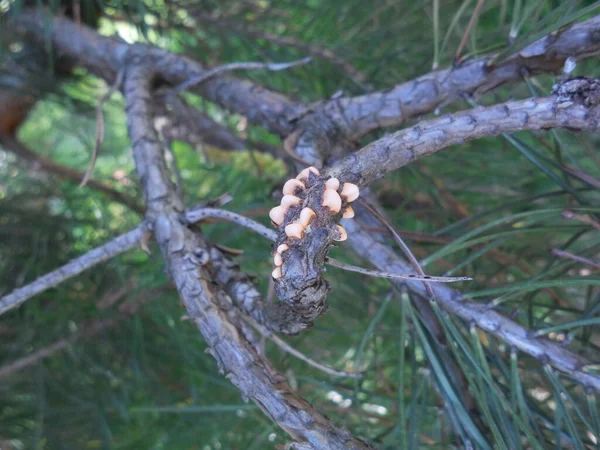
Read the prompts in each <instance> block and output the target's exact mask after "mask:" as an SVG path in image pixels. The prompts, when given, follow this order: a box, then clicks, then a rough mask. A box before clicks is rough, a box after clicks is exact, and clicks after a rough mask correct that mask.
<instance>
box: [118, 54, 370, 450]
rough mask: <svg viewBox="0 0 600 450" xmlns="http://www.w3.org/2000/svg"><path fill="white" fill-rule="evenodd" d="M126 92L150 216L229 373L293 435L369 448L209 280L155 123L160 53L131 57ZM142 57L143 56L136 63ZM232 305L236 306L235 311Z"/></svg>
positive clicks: (314, 442) (179, 284)
mask: <svg viewBox="0 0 600 450" xmlns="http://www.w3.org/2000/svg"><path fill="white" fill-rule="evenodd" d="M130 61H132V62H133V64H135V65H130V66H129V69H128V70H127V72H126V77H125V83H124V92H125V99H126V107H127V117H128V120H127V125H128V129H129V134H130V139H131V142H132V145H133V152H134V159H135V163H136V168H137V171H138V175H139V177H140V181H141V184H142V186H143V189H144V192H145V196H146V201H147V205H148V210H147V220H148V223H149V225H150V226H151V228H152V229H153V232H154V235H155V237H156V240H157V242H158V244H159V246H160V248H161V251H162V254H163V257H164V259H165V262H166V265H167V270H168V273H169V275H170V277H171V279H172V280H173V282H174V284H175V286H176V288H177V290H178V292H179V294H180V297H181V299H182V301H183V303H184V305H185V307H186V309H187V311H188V314H189V316H190V318H191V320H192V321H193V322H194V323H196V324H197V325H198V327H199V329H200V331H201V333H202V334H203V336H204V338H205V340H206V342H207V343H208V345H209V348H210V350H209V352H210V354H211V355H213V356H214V357H215V359H216V360H217V363H218V364H219V367H220V368H221V370H222V371H223V372H227V375H226V376H227V378H228V379H229V380H230V381H231V382H232V383H233V384H234V385H235V386H236V387H237V388H238V389H240V391H241V392H242V395H244V396H245V397H246V398H249V399H252V400H253V401H254V402H255V403H256V404H257V405H258V406H259V407H260V408H261V409H262V410H263V412H265V414H267V415H268V416H269V417H271V419H272V420H273V421H274V422H275V423H277V424H278V425H279V426H280V427H281V428H282V429H283V430H284V431H286V432H287V433H288V434H289V435H290V436H291V437H292V438H293V439H295V440H297V441H300V442H303V443H309V444H310V445H311V446H312V447H313V448H316V449H340V450H341V449H367V448H371V447H370V446H369V445H368V444H366V443H364V442H362V441H360V440H358V439H356V438H354V437H352V435H351V434H350V433H349V432H348V431H347V430H345V429H342V428H338V427H336V426H335V425H333V424H332V423H331V422H330V421H329V420H328V419H327V418H326V417H324V416H322V415H321V414H319V413H318V412H317V411H316V410H314V408H312V406H311V405H310V404H308V403H307V402H306V401H305V400H304V399H302V398H300V397H298V396H297V395H296V394H295V393H293V391H292V390H291V388H290V387H289V386H288V384H287V383H286V381H285V379H284V378H283V377H282V376H281V375H279V374H278V373H277V371H276V370H275V368H274V367H273V366H272V365H271V364H270V363H269V362H268V361H267V360H265V359H264V358H263V357H262V356H261V355H259V354H258V353H257V351H256V350H255V348H254V347H253V346H252V345H251V344H250V343H249V342H248V340H247V338H246V336H245V335H244V332H243V328H242V324H241V322H240V318H239V317H238V316H237V315H236V314H235V311H234V310H232V307H231V306H232V305H231V299H230V297H229V296H228V295H227V293H226V292H225V291H224V290H223V289H222V287H221V286H219V285H218V284H217V285H215V284H213V283H211V282H209V280H210V279H211V278H210V273H209V272H208V271H207V270H206V264H207V261H209V259H204V257H203V255H207V252H208V246H207V244H206V242H205V241H204V239H203V238H202V236H201V235H200V233H197V232H192V231H191V230H190V229H189V228H187V227H186V226H185V225H184V224H183V223H182V222H181V220H180V215H181V213H182V212H183V204H182V202H181V199H180V198H178V196H177V194H176V191H175V188H174V186H173V185H172V183H171V181H170V177H169V173H168V169H167V166H166V163H165V160H164V158H163V154H162V148H161V146H160V143H159V141H158V136H157V134H156V131H155V130H154V128H153V126H152V111H151V99H152V94H151V84H152V81H153V78H154V76H156V73H155V72H154V66H153V61H150V62H149V63H148V61H146V60H145V59H142V58H140V59H133V60H130ZM136 63H137V64H136ZM228 312H229V313H228Z"/></svg>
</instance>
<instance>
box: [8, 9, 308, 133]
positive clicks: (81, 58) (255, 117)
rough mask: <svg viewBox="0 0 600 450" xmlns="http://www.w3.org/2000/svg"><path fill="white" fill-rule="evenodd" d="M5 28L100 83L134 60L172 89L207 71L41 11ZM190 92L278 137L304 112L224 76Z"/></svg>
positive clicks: (21, 16)
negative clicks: (82, 69)
mask: <svg viewBox="0 0 600 450" xmlns="http://www.w3.org/2000/svg"><path fill="white" fill-rule="evenodd" d="M9 25H10V26H11V27H14V29H15V33H17V34H18V35H20V36H23V37H26V38H28V39H31V40H32V41H36V42H37V43H38V45H41V46H47V45H53V46H54V47H55V48H56V51H57V52H58V53H59V54H60V55H61V56H63V57H69V58H72V59H74V60H75V62H76V63H77V64H78V65H79V66H82V67H85V68H86V69H87V70H88V71H90V73H92V74H94V75H96V76H99V77H101V78H103V79H104V80H105V81H108V80H110V81H112V80H114V79H115V77H116V74H117V72H118V71H119V70H121V68H122V67H124V66H125V65H127V64H128V63H129V62H130V61H131V60H133V59H135V58H136V57H143V58H145V60H146V61H147V63H148V64H149V65H150V66H152V70H153V72H154V74H155V76H156V79H160V80H161V81H163V82H164V83H166V84H170V85H172V86H177V85H179V84H181V83H184V82H186V81H188V80H192V79H194V78H199V77H203V76H204V74H205V73H206V69H205V68H204V67H203V66H202V65H201V64H200V63H199V62H197V61H194V60H192V59H189V58H186V57H184V56H181V55H176V54H173V53H171V52H168V51H166V50H163V49H159V48H156V47H152V46H149V45H144V44H140V43H136V44H135V45H132V44H128V43H126V42H124V41H122V40H121V39H117V38H114V37H106V36H102V35H100V34H98V33H97V32H96V31H95V30H92V29H91V28H89V27H86V26H84V25H78V24H75V23H73V21H71V20H69V19H67V18H65V17H59V16H51V15H49V14H47V13H45V12H44V11H43V10H41V9H34V10H30V11H23V12H22V13H21V14H19V15H17V16H16V17H15V18H14V19H13V20H11V21H10V23H9ZM194 92H198V93H199V94H200V95H202V96H203V97H205V98H206V99H207V100H209V101H212V102H215V103H217V104H218V105H220V106H223V107H224V108H226V109H228V110H230V111H234V112H236V113H238V114H241V115H243V116H246V117H247V118H248V120H249V121H250V122H252V123H256V124H259V125H261V126H264V127H266V128H267V129H268V130H269V131H271V132H273V133H275V134H277V135H280V136H284V135H287V134H289V133H290V132H291V131H293V126H292V123H291V121H292V120H293V118H295V117H300V116H301V115H302V114H305V113H306V112H307V108H306V107H305V106H304V105H303V104H301V103H297V102H293V101H291V100H289V99H288V98H286V97H285V96H283V95H281V94H279V93H276V92H273V91H270V90H268V89H265V88H263V87H261V86H258V85H256V84H254V83H252V82H250V81H247V80H240V79H237V78H233V77H229V76H226V75H220V76H215V77H212V78H209V79H207V80H206V81H205V82H204V83H201V84H200V85H199V86H197V87H195V88H194Z"/></svg>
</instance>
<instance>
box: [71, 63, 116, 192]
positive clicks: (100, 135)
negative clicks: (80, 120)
mask: <svg viewBox="0 0 600 450" xmlns="http://www.w3.org/2000/svg"><path fill="white" fill-rule="evenodd" d="M122 83H123V71H122V70H120V71H119V72H118V73H117V77H116V78H115V82H114V83H113V84H112V85H111V86H110V87H109V89H108V90H107V91H106V92H105V93H104V94H103V95H102V96H101V97H100V98H99V99H98V104H97V105H96V141H95V142H94V150H93V151H92V157H91V158H90V162H89V164H88V167H87V169H86V171H85V175H84V176H83V179H82V180H81V183H79V187H80V188H81V187H84V186H85V185H86V184H87V182H88V181H89V179H90V177H91V176H92V172H93V171H94V166H95V165H96V159H97V158H98V154H99V153H100V147H101V146H102V141H103V140H104V111H103V110H102V107H103V106H104V102H105V101H107V100H108V99H109V98H110V97H111V95H113V94H114V93H115V92H116V91H117V90H118V89H119V88H120V87H121V84H122Z"/></svg>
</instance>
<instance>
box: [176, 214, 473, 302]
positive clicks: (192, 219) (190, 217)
mask: <svg viewBox="0 0 600 450" xmlns="http://www.w3.org/2000/svg"><path fill="white" fill-rule="evenodd" d="M183 218H184V220H185V222H186V223H188V224H192V223H198V222H201V221H202V220H204V219H208V218H219V219H223V220H227V221H229V222H233V223H236V224H238V225H241V226H243V227H245V228H248V229H250V230H252V231H255V232H256V233H258V234H260V235H261V236H263V237H265V238H267V239H269V240H270V241H275V240H276V239H277V233H276V232H275V231H273V230H271V229H270V228H267V227H265V226H264V225H262V224H260V223H258V222H256V221H254V220H252V219H249V218H247V217H245V216H242V215H240V214H237V213H234V212H231V211H225V210H223V209H217V208H204V207H197V208H192V209H189V210H187V211H185V212H184V213H183ZM409 251H410V250H409ZM411 254H412V253H411ZM326 262H327V264H329V265H332V266H334V267H337V268H338V269H343V270H347V271H349V272H358V273H362V274H363V275H368V276H371V277H378V278H387V279H392V280H411V281H415V280H416V281H426V282H432V283H455V282H457V281H468V280H472V278H469V277H436V276H433V275H427V274H425V273H424V272H423V271H422V270H421V273H419V274H418V275H413V274H410V273H405V274H403V273H391V272H380V271H377V270H370V269H365V268H362V267H358V266H353V265H352V264H346V263H343V262H341V261H338V260H336V259H333V258H329V257H328V258H327V260H326ZM432 294H433V292H432Z"/></svg>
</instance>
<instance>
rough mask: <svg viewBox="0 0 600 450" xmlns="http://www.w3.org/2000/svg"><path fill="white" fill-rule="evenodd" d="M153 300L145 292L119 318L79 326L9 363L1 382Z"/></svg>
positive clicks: (123, 307) (1, 373) (0, 373)
mask: <svg viewBox="0 0 600 450" xmlns="http://www.w3.org/2000/svg"><path fill="white" fill-rule="evenodd" d="M163 290H164V289H162V288H156V289H152V291H159V292H161V291H163ZM152 299H153V296H152V292H147V291H145V292H144V293H143V295H140V296H138V297H135V298H134V299H132V300H130V301H128V302H127V303H124V304H122V305H121V306H120V307H119V313H120V315H119V317H117V318H113V319H97V320H93V321H90V322H88V323H82V324H78V325H77V326H76V327H75V328H76V329H77V330H81V331H78V332H76V333H74V334H72V335H70V336H68V337H65V338H61V339H58V340H57V341H55V342H53V343H52V344H50V345H47V346H46V347H44V348H41V349H39V350H36V351H34V352H33V353H31V354H30V355H27V356H24V357H22V358H19V359H17V360H15V361H12V362H9V363H7V364H5V365H3V366H1V367H0V380H2V379H5V378H8V377H10V376H13V375H14V374H16V373H17V372H20V371H21V370H23V369H25V368H27V367H31V366H33V365H34V364H37V363H38V362H39V361H42V360H44V359H47V358H50V357H52V356H54V355H56V354H57V353H59V352H61V351H63V350H65V349H66V348H68V347H69V346H70V345H72V344H73V343H75V342H77V341H78V340H80V339H88V338H91V337H94V336H97V335H98V334H100V333H101V332H102V331H104V330H107V329H110V328H113V327H114V326H116V325H118V324H119V323H120V322H121V321H123V320H124V319H126V318H127V317H131V316H132V315H133V314H134V313H135V312H136V311H137V310H138V309H139V308H140V307H141V306H142V305H144V304H145V303H148V302H149V301H150V300H152Z"/></svg>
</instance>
